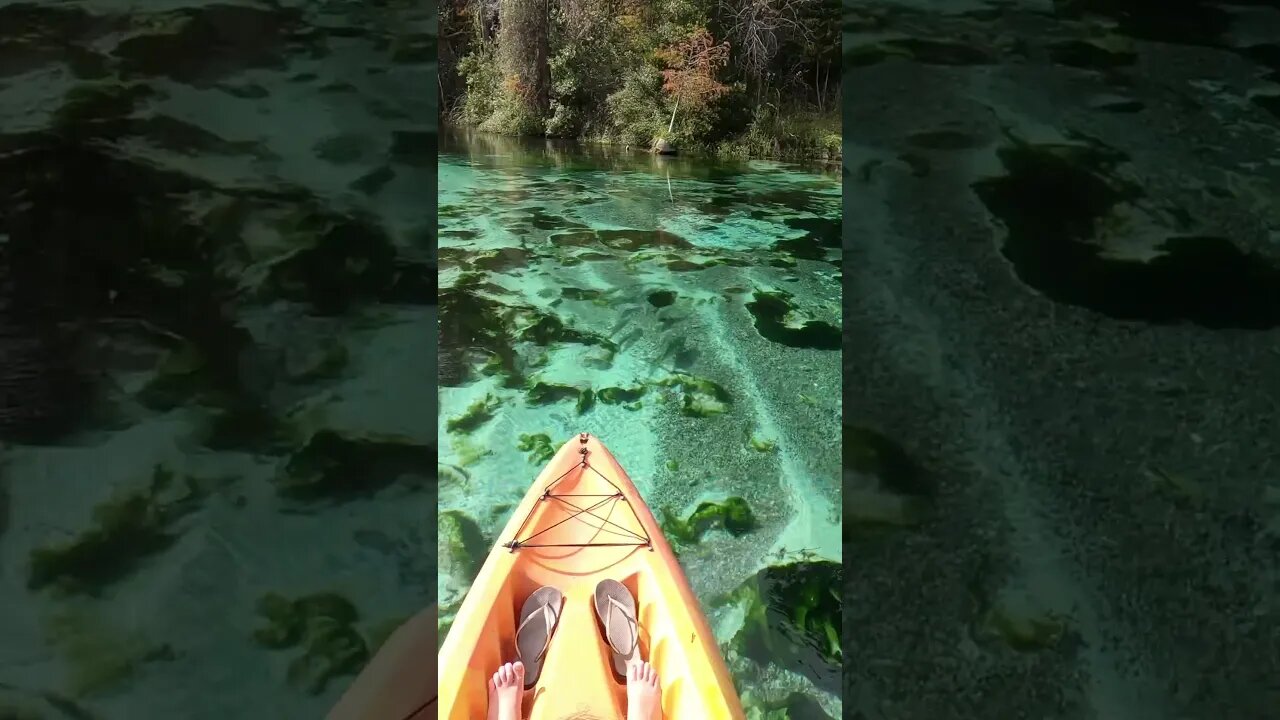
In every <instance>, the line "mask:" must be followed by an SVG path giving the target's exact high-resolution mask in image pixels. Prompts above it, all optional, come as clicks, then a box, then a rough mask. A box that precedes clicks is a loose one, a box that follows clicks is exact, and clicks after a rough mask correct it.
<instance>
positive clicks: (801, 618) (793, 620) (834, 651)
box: [717, 561, 843, 692]
mask: <svg viewBox="0 0 1280 720" xmlns="http://www.w3.org/2000/svg"><path fill="white" fill-rule="evenodd" d="M842 573H843V569H842V568H841V566H840V564H839V563H834V562H829V561H813V562H807V561H806V562H795V563H788V564H786V565H775V566H769V567H766V568H764V569H762V570H760V571H759V572H758V573H756V574H755V575H754V576H752V577H751V578H749V579H748V580H747V581H746V582H744V583H743V584H742V585H740V586H739V587H738V588H737V589H735V590H734V591H733V592H732V593H730V594H729V595H728V596H726V597H725V598H722V599H721V600H720V601H719V602H718V603H717V604H718V605H721V606H723V605H735V606H738V607H739V608H740V609H741V610H742V611H743V613H744V619H743V625H742V627H741V628H740V629H739V630H738V632H737V633H736V634H735V635H734V636H733V638H732V639H731V640H730V644H731V645H732V646H735V647H736V649H737V650H738V651H739V652H740V653H742V654H743V655H745V656H746V657H749V658H751V659H753V660H755V661H756V662H758V663H760V664H762V665H766V664H769V663H773V664H776V665H779V666H781V667H785V668H788V669H791V670H794V671H796V672H799V673H801V674H804V675H806V676H808V677H809V678H810V679H811V680H813V681H814V683H815V684H817V685H818V686H819V687H823V688H828V689H836V688H839V684H840V677H841V661H842V659H843V651H842V649H841V644H840V630H841V604H842V603H841V598H840V591H841V588H842V582H841V577H842ZM836 691H837V692H838V690H836Z"/></svg>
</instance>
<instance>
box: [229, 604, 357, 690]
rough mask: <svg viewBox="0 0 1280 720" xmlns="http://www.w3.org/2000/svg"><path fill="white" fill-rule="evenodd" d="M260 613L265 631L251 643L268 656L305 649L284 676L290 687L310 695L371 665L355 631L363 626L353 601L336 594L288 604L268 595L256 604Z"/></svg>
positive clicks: (255, 634)
mask: <svg viewBox="0 0 1280 720" xmlns="http://www.w3.org/2000/svg"><path fill="white" fill-rule="evenodd" d="M257 612H258V614H259V615H260V616H262V617H263V618H264V619H265V620H266V621H267V625H265V626H264V627H260V628H258V629H257V630H255V631H254V632H253V640H254V641H255V642H257V643H258V644H259V645H261V646H263V647H265V648H267V649H270V650H288V649H299V648H300V649H301V650H302V652H301V654H295V655H294V656H293V659H292V660H290V662H289V665H288V668H287V670H286V675H285V677H286V681H287V682H288V684H289V685H291V686H293V687H295V688H298V689H301V690H303V691H305V692H307V693H310V694H312V695H316V694H319V693H321V692H323V691H324V689H325V687H326V686H328V684H329V682H330V681H332V680H334V679H335V678H338V677H341V676H343V675H354V674H356V673H357V672H359V671H360V669H361V668H362V667H364V664H365V663H366V662H368V660H369V649H368V646H367V645H366V643H365V640H364V638H363V637H362V636H361V635H360V633H359V632H358V631H357V630H356V629H355V627H354V624H355V623H356V621H357V620H359V615H358V613H357V612H356V608H355V606H354V605H352V604H351V601H349V600H347V599H346V598H344V597H342V596H341V595H336V594H332V593H318V594H314V595H305V596H302V597H299V598H296V599H294V600H290V599H288V598H286V597H284V596H282V595H279V594H277V593H268V594H266V595H263V596H262V597H261V598H260V599H259V600H258V605H257Z"/></svg>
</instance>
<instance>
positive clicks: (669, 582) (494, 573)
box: [439, 436, 744, 720]
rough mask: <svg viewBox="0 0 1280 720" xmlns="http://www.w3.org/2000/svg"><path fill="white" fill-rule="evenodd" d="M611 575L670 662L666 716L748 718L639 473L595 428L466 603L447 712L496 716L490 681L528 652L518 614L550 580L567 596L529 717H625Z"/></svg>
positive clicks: (566, 448) (554, 465) (443, 688)
mask: <svg viewBox="0 0 1280 720" xmlns="http://www.w3.org/2000/svg"><path fill="white" fill-rule="evenodd" d="M583 451H585V453H584V452H583ZM605 578H612V579H614V580H618V581H619V582H621V583H622V584H623V585H624V586H625V587H626V588H627V589H628V590H630V591H631V593H632V595H633V596H634V597H635V599H636V607H637V619H638V621H639V625H640V652H641V657H643V658H645V659H647V660H648V661H649V662H650V663H652V664H653V665H654V667H655V668H657V670H658V674H659V677H660V679H661V683H662V706H663V711H664V717H665V718H667V719H668V720H672V719H683V718H699V719H706V720H718V719H720V718H728V719H733V720H737V719H739V718H742V717H744V716H743V713H742V708H741V706H740V703H739V701H738V697H737V694H736V692H735V691H734V689H733V684H732V681H731V680H730V678H729V674H728V670H727V669H726V668H725V666H724V661H723V659H722V658H721V656H720V651H719V648H718V647H717V645H716V642H715V638H714V637H713V636H712V634H711V631H710V629H709V628H708V626H707V622H706V619H705V617H704V616H703V614H702V611H701V609H700V607H699V605H698V601H697V599H696V597H695V596H694V595H693V592H692V590H691V589H690V588H689V585H688V581H687V580H686V579H685V576H684V573H683V571H682V570H681V569H680V566H679V564H678V563H677V561H676V559H675V556H674V554H673V553H672V552H671V548H670V546H668V544H667V542H666V540H665V539H664V538H663V537H662V534H661V532H660V530H659V528H658V524H657V522H656V521H655V520H654V518H653V515H652V513H651V512H650V511H649V509H648V507H647V506H646V505H645V504H644V501H643V500H642V499H641V498H640V495H639V492H638V491H637V490H636V488H635V486H634V485H633V484H632V482H631V480H630V479H629V478H628V477H627V475H626V473H625V472H624V471H623V470H622V468H621V467H620V466H619V465H618V463H617V461H616V460H615V459H614V457H613V456H612V454H610V453H609V451H608V450H607V449H606V448H605V447H604V445H603V444H601V443H600V442H599V440H597V439H596V438H594V437H592V436H581V437H580V438H575V439H574V440H571V441H570V442H568V443H565V445H563V446H562V447H561V448H560V450H559V452H557V453H556V455H555V457H553V458H552V460H551V462H550V463H549V464H548V465H547V467H546V468H545V469H544V470H543V472H542V473H541V474H540V475H539V476H538V479H537V480H536V481H535V482H534V484H533V487H532V488H531V489H530V491H529V493H528V494H527V495H526V496H525V498H524V499H523V500H522V501H521V503H520V505H519V506H518V507H517V508H516V509H515V511H514V512H513V514H512V517H511V519H510V521H509V522H508V523H507V526H506V528H505V529H504V530H503V532H502V533H501V534H500V535H499V537H498V541H497V543H496V544H495V546H494V548H493V550H492V551H491V552H490V554H489V557H488V558H487V559H486V561H485V563H484V566H483V567H482V568H481V570H480V573H479V575H478V576H477V577H476V580H475V582H474V583H473V585H472V587H471V590H470V591H469V592H468V594H467V596H466V598H465V599H464V600H463V602H462V605H461V607H460V608H459V610H458V613H457V615H456V617H455V619H454V622H453V625H452V626H451V628H450V630H449V635H448V637H447V638H446V639H445V642H444V645H443V646H442V647H441V649H440V658H439V659H440V665H439V683H440V703H441V704H440V717H441V718H448V719H449V720H472V719H478V718H483V717H484V716H485V711H486V707H487V690H486V683H487V680H488V678H489V676H490V675H492V674H493V672H494V670H496V669H497V667H498V666H499V665H500V664H501V663H503V662H511V661H514V660H516V659H517V657H516V645H515V632H516V627H517V624H518V618H517V614H518V613H519V611H520V608H521V606H522V605H523V603H524V601H525V599H526V598H527V597H528V596H529V595H531V594H533V592H534V591H535V590H537V589H538V588H539V587H542V586H544V585H549V586H552V587H555V588H557V589H558V590H560V591H561V592H562V593H563V594H564V597H565V600H564V604H563V606H562V607H561V608H560V620H559V623H558V625H557V627H556V629H555V633H554V635H553V636H552V638H551V643H550V645H549V647H548V649H547V654H546V657H545V659H544V662H543V667H542V670H541V675H540V677H539V679H538V683H537V685H536V686H534V687H533V688H532V689H531V690H530V691H529V692H526V693H525V717H527V718H529V720H561V719H562V718H564V717H566V716H570V715H572V714H574V713H579V712H587V713H591V714H593V715H595V716H597V717H599V718H602V719H603V720H611V719H613V718H618V719H619V720H620V719H621V718H623V717H625V715H626V686H625V682H624V681H623V680H622V679H620V678H617V677H616V676H615V675H614V673H613V670H612V663H611V651H610V649H609V646H608V643H607V641H606V640H605V639H604V636H603V633H602V631H601V629H600V624H599V622H598V621H597V617H596V613H595V609H594V606H593V598H594V591H595V587H596V584H597V583H598V582H600V580H602V579H605Z"/></svg>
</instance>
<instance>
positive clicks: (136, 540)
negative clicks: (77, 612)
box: [27, 465, 205, 594]
mask: <svg viewBox="0 0 1280 720" xmlns="http://www.w3.org/2000/svg"><path fill="white" fill-rule="evenodd" d="M204 496H205V491H204V489H203V488H201V487H200V486H199V483H198V482H197V481H195V479H193V478H190V477H183V478H181V480H178V479H176V477H175V475H174V473H173V472H172V471H171V470H168V469H167V468H165V467H164V466H162V465H156V466H155V469H154V471H153V472H152V475H151V479H150V482H149V483H148V484H147V486H146V487H145V488H143V489H141V490H137V491H134V492H132V493H127V494H119V495H117V496H115V497H113V498H111V499H109V500H107V501H105V502H103V503H100V504H99V505H98V506H96V507H95V508H94V509H93V519H94V523H95V526H94V527H92V528H90V529H89V530H87V531H85V532H83V533H81V534H80V535H78V536H76V537H75V538H74V539H72V540H70V541H69V542H65V543H60V544H57V545H53V546H48V547H42V548H36V549H35V550H32V551H31V556H30V562H31V565H30V571H29V575H28V578H27V587H29V588H30V589H32V590H40V589H43V588H45V587H49V586H55V587H56V588H57V589H59V590H60V591H63V592H67V593H83V594H97V593H98V592H99V591H100V590H101V589H102V588H103V587H105V586H107V585H110V584H111V583H113V582H115V581H117V580H119V579H121V578H122V577H124V576H125V575H128V574H129V573H130V572H131V571H132V570H133V569H134V568H135V567H136V566H137V565H138V564H139V563H140V562H141V561H142V560H143V559H144V558H147V557H149V556H151V555H155V554H157V553H160V552H163V551H164V550H167V549H168V548H169V547H170V546H171V545H172V544H173V543H174V542H175V541H176V540H177V534H175V533H174V532H173V531H172V528H173V525H174V524H175V523H176V522H177V521H178V520H179V519H180V518H182V517H183V516H185V515H187V514H188V513H190V512H192V511H193V510H194V509H195V508H196V507H197V506H198V505H199V503H200V501H201V500H203V498H204Z"/></svg>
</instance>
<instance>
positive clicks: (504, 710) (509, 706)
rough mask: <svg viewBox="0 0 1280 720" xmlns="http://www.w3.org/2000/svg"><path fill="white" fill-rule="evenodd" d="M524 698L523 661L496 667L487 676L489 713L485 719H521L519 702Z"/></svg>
mask: <svg viewBox="0 0 1280 720" xmlns="http://www.w3.org/2000/svg"><path fill="white" fill-rule="evenodd" d="M523 699H524V663H521V662H520V661H519V660H517V661H516V662H514V663H507V664H506V665H503V666H502V667H500V668H498V671H497V672H495V673H494V674H493V677H491V678H489V714H488V715H487V716H486V720H522V719H521V717H520V712H521V710H520V702H521V700H523Z"/></svg>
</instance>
